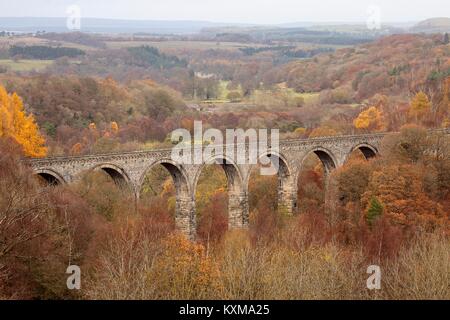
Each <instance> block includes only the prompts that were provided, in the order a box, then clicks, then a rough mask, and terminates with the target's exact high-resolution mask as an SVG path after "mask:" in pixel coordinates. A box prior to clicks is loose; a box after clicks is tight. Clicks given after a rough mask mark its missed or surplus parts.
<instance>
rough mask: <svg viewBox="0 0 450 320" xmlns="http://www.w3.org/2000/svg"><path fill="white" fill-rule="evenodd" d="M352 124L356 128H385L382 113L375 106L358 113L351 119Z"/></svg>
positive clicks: (378, 129) (375, 129)
mask: <svg viewBox="0 0 450 320" xmlns="http://www.w3.org/2000/svg"><path fill="white" fill-rule="evenodd" d="M353 125H354V126H355V128H357V129H366V130H369V131H382V130H384V128H385V125H384V119H383V113H382V112H381V111H380V110H378V108H377V107H370V108H368V109H367V110H364V111H362V112H361V113H360V114H359V115H358V117H357V118H356V119H355V120H354V121H353Z"/></svg>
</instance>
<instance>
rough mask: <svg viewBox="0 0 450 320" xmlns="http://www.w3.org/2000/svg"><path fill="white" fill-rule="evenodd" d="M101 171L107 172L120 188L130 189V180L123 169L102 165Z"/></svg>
mask: <svg viewBox="0 0 450 320" xmlns="http://www.w3.org/2000/svg"><path fill="white" fill-rule="evenodd" d="M100 169H101V170H102V171H103V172H105V173H106V174H107V175H108V176H109V177H110V178H111V179H112V180H113V181H114V183H115V184H116V185H117V186H118V187H120V188H127V187H129V185H128V181H129V179H128V177H127V175H126V174H125V173H124V171H123V170H122V169H120V168H118V167H115V166H111V165H101V166H100Z"/></svg>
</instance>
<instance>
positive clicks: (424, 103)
mask: <svg viewBox="0 0 450 320" xmlns="http://www.w3.org/2000/svg"><path fill="white" fill-rule="evenodd" d="M430 111H431V102H430V100H429V99H428V96H427V95H426V94H425V93H424V92H422V91H419V92H418V93H417V94H416V95H415V96H414V98H413V99H412V100H411V104H410V108H409V114H410V115H411V116H412V117H414V118H415V119H416V120H421V119H422V118H423V117H424V116H425V115H427V114H428V113H429V112H430Z"/></svg>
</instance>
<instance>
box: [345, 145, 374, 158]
mask: <svg viewBox="0 0 450 320" xmlns="http://www.w3.org/2000/svg"><path fill="white" fill-rule="evenodd" d="M355 150H359V151H361V153H362V154H363V155H364V157H365V158H366V159H367V160H369V159H371V158H375V157H376V156H377V154H378V149H377V148H376V147H374V146H372V145H370V144H368V143H360V144H358V145H356V146H355V147H353V148H352V150H351V151H350V152H349V154H348V155H347V158H348V157H349V156H350V154H351V153H352V152H353V151H355Z"/></svg>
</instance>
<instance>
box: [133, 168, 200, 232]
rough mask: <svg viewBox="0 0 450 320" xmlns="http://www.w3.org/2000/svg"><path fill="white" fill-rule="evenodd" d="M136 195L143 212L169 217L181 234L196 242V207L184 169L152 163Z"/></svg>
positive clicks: (145, 172)
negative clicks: (148, 211) (149, 211)
mask: <svg viewBox="0 0 450 320" xmlns="http://www.w3.org/2000/svg"><path fill="white" fill-rule="evenodd" d="M136 192H137V195H138V197H139V199H140V201H139V203H140V204H139V206H140V207H141V208H144V207H145V208H151V209H152V210H153V211H156V212H157V213H158V214H160V215H162V216H167V218H168V219H170V220H171V221H172V222H173V223H174V224H175V226H176V227H177V228H178V229H179V230H180V231H181V232H183V233H184V234H186V235H187V236H188V237H190V238H191V239H193V238H194V236H195V225H196V221H195V216H194V211H195V205H194V202H193V199H192V195H191V192H190V187H189V184H188V180H187V176H186V173H185V172H184V170H183V168H182V167H180V166H178V165H177V164H175V163H173V162H171V160H167V161H166V160H161V161H157V162H155V163H152V164H151V165H150V166H148V168H147V169H146V170H145V171H144V173H143V175H142V177H141V178H140V183H139V186H138V190H137V191H136Z"/></svg>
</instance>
